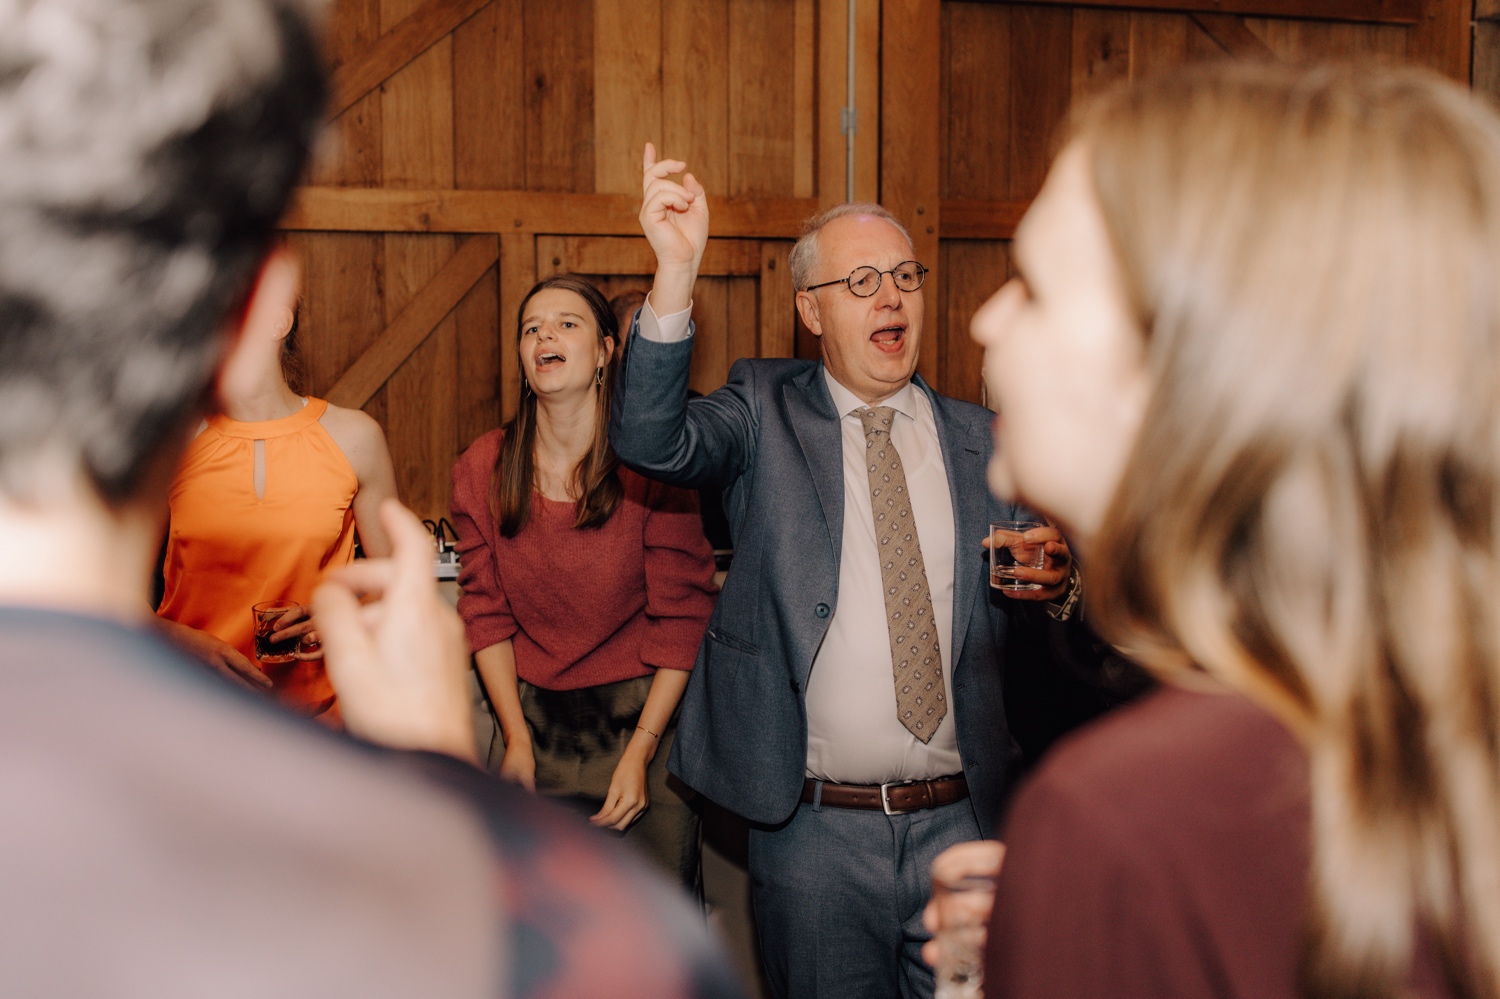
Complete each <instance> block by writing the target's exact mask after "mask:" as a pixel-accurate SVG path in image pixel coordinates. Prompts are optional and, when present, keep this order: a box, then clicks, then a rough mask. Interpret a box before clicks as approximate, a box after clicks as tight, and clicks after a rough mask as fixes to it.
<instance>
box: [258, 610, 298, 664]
mask: <svg viewBox="0 0 1500 999" xmlns="http://www.w3.org/2000/svg"><path fill="white" fill-rule="evenodd" d="M250 613H251V615H252V616H253V617H254V618H255V658H256V659H259V660H260V661H261V662H263V663H271V664H273V665H276V664H284V663H289V662H294V661H295V660H296V658H297V649H298V648H299V647H300V646H301V644H302V636H301V635H293V636H291V637H290V638H284V639H282V640H281V641H279V642H273V641H271V636H272V635H274V634H275V633H276V632H278V631H282V630H283V629H286V628H290V627H292V626H293V625H295V624H296V623H297V622H298V621H301V620H302V619H303V618H305V617H307V612H306V610H304V609H303V607H302V605H301V604H296V603H292V602H291V601H290V600H265V601H262V602H261V603H258V604H256V605H255V606H254V607H252V608H250Z"/></svg>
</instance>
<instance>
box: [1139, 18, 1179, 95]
mask: <svg viewBox="0 0 1500 999" xmlns="http://www.w3.org/2000/svg"><path fill="white" fill-rule="evenodd" d="M1187 29H1188V19H1187V15H1185V14H1162V13H1158V12H1155V11H1143V10H1141V11H1133V12H1132V13H1131V15H1130V78H1131V79H1132V80H1139V79H1143V78H1145V77H1148V76H1151V75H1153V74H1156V73H1163V72H1166V71H1167V70H1171V69H1176V68H1177V67H1178V66H1181V65H1182V64H1183V63H1185V62H1187Z"/></svg>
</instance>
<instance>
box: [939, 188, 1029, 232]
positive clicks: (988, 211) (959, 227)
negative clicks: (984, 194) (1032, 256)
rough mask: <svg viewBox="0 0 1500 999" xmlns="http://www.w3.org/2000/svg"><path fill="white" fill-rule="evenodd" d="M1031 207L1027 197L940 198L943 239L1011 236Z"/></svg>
mask: <svg viewBox="0 0 1500 999" xmlns="http://www.w3.org/2000/svg"><path fill="white" fill-rule="evenodd" d="M1030 207H1031V202H1030V201H1027V200H1015V201H1009V200H1007V201H980V200H976V199H970V198H944V199H943V215H942V218H943V230H942V233H943V238H944V239H1010V238H1011V237H1012V236H1014V235H1015V233H1016V226H1018V225H1020V224H1021V217H1022V216H1023V215H1025V214H1026V209H1028V208H1030Z"/></svg>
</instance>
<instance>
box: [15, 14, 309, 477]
mask: <svg viewBox="0 0 1500 999" xmlns="http://www.w3.org/2000/svg"><path fill="white" fill-rule="evenodd" d="M316 12H317V11H316V7H315V5H314V4H313V3H312V2H310V0H33V2H28V3H19V4H18V3H6V2H3V0H0V494H3V495H6V496H9V497H11V498H13V499H15V500H18V501H23V502H36V501H38V500H39V499H40V497H39V496H38V495H36V489H35V488H34V482H35V476H34V474H33V471H34V470H35V469H36V468H37V467H39V465H38V463H39V462H42V463H47V464H49V465H50V464H52V463H55V462H58V461H61V462H64V463H67V464H69V465H71V466H73V467H75V468H76V469H77V470H78V471H79V472H81V473H82V474H83V475H84V476H86V478H87V479H88V481H89V482H91V484H92V485H93V487H94V488H95V490H97V492H98V493H99V495H100V497H101V498H102V499H104V500H105V501H106V502H109V503H111V504H119V503H122V502H124V501H127V500H129V499H132V498H133V497H135V496H136V495H138V493H139V490H140V488H141V487H142V486H143V484H144V483H145V482H146V481H147V479H148V475H149V473H150V472H151V471H152V470H153V469H154V468H155V467H156V466H157V465H159V464H160V462H161V457H162V455H164V454H165V451H164V450H163V449H164V448H165V447H166V446H168V444H169V443H170V442H171V441H173V440H175V439H177V438H179V437H181V436H182V435H181V434H180V433H179V432H178V431H179V430H180V429H181V428H182V427H183V426H185V425H186V423H187V421H188V420H190V419H192V417H193V415H194V414H195V413H196V411H197V408H198V407H199V406H200V405H201V402H202V400H203V398H204V396H205V393H206V391H207V388H208V384H209V380H210V378H211V377H212V374H213V371H214V368H215V366H216V363H217V360H218V357H219V353H220V350H221V349H222V335H221V329H222V324H223V322H224V318H225V316H226V315H227V314H228V313H229V312H230V310H231V309H233V308H234V307H235V305H236V304H237V302H239V301H242V300H243V298H244V296H245V294H246V293H247V290H248V288H249V285H250V282H251V280H252V279H253V278H254V275H255V271H256V268H257V267H258V266H259V263H260V261H261V259H262V258H263V257H264V254H265V252H266V249H267V247H268V245H269V240H270V236H271V231H272V227H273V226H274V225H275V223H276V220H277V218H278V217H279V216H280V214H281V212H282V210H283V208H284V207H285V204H286V201H287V198H288V197H289V195H290V192H291V190H292V187H293V185H294V184H295V183H296V181H297V178H298V177H299V176H300V174H301V173H302V169H303V167H304V165H305V164H306V162H307V156H308V153H309V149H310V147H311V144H312V142H313V139H314V137H315V135H316V134H317V132H318V130H319V128H320V125H321V118H322V106H323V95H324V93H325V91H326V88H325V81H324V76H323V72H322V69H321V67H320V65H319V59H318V49H317V41H316V38H315V35H314V25H313V19H314V17H315V15H316Z"/></svg>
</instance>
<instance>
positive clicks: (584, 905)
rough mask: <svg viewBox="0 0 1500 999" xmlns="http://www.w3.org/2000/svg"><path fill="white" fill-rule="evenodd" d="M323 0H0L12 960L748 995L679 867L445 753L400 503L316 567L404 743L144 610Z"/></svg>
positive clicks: (152, 976)
mask: <svg viewBox="0 0 1500 999" xmlns="http://www.w3.org/2000/svg"><path fill="white" fill-rule="evenodd" d="M310 16H311V11H310V10H309V6H308V5H306V4H304V3H301V2H294V0H135V2H128V0H36V2H30V3H24V4H0V551H4V552H5V558H4V559H3V560H0V814H3V815H4V816H5V820H4V821H3V822H0V899H3V904H0V993H3V994H5V995H25V996H53V995H55V996H70V997H71V996H86V995H132V996H137V995H151V996H168V997H171V996H184V997H186V996H195V997H196V996H205V995H214V996H329V995H358V996H392V997H396V996H403V997H404V996H418V995H420V996H496V995H510V996H532V995H540V994H546V995H548V996H560V995H566V996H579V997H582V996H597V995H603V994H609V995H617V996H618V995H632V996H642V997H644V996H653V997H654V996H662V995H666V996H674V995H727V996H733V995H738V994H739V993H738V990H737V989H736V988H735V987H734V986H733V985H732V984H726V980H725V979H724V977H723V972H722V971H721V968H722V964H721V962H720V961H719V959H718V957H717V955H716V954H715V953H714V951H713V950H712V948H711V947H710V946H709V944H708V941H707V940H706V938H705V937H704V936H703V933H704V931H703V930H702V928H701V926H697V925H695V916H694V914H693V913H692V912H691V910H689V909H688V908H687V906H685V905H683V904H681V903H678V902H676V901H674V899H673V898H672V897H671V889H670V888H668V887H667V886H666V885H664V884H661V883H659V882H658V881H656V880H654V879H652V878H651V877H649V876H648V875H647V874H646V873H645V872H644V871H642V870H639V869H638V868H637V867H635V866H634V865H633V864H632V863H631V862H630V861H629V860H628V859H626V858H623V857H621V856H620V855H618V854H617V853H615V852H614V851H613V850H612V849H610V845H609V844H607V843H603V842H600V841H598V840H596V839H594V838H592V837H591V835H590V834H589V833H588V831H587V830H585V829H581V828H579V827H578V826H577V824H576V823H574V822H572V821H571V820H569V819H568V818H567V817H566V816H564V815H559V814H558V813H556V812H554V811H553V810H552V809H550V808H548V807H547V806H546V805H545V804H544V803H541V802H537V801H535V800H534V799H532V798H530V797H529V796H527V795H525V794H524V793H523V792H521V791H519V790H518V789H511V788H507V787H505V786H503V785H501V784H499V783H498V782H494V781H491V780H490V779H489V778H487V777H486V776H485V775H483V774H482V773H480V772H479V771H478V770H477V769H475V768H474V767H473V766H471V765H470V764H469V763H466V762H462V758H464V757H472V755H473V751H474V750H473V733H472V730H471V729H470V728H469V727H468V726H469V724H470V722H469V713H468V712H469V706H468V701H467V693H466V688H465V672H464V671H465V661H464V656H463V634H462V629H461V627H460V625H459V622H458V620H457V617H456V616H455V615H454V614H453V612H452V611H451V610H448V609H447V608H446V605H445V604H443V602H442V601H441V599H440V598H439V597H438V596H437V593H436V590H435V588H434V585H433V582H432V578H431V556H430V548H429V545H428V542H427V540H426V535H425V532H423V531H422V529H421V526H420V525H419V524H417V523H416V522H415V520H414V518H412V517H411V515H410V514H408V513H406V512H405V511H404V510H402V509H401V508H400V507H399V506H397V505H396V504H395V503H394V502H388V503H387V504H386V505H385V507H384V508H383V510H382V511H381V523H382V526H383V527H384V529H385V530H386V532H387V533H388V535H389V536H390V538H391V540H392V544H393V550H394V559H393V560H391V561H380V562H371V563H365V564H362V565H360V566H358V567H351V568H350V569H346V570H344V572H345V573H346V575H343V576H341V577H340V578H339V581H337V582H333V583H329V584H325V586H323V587H322V588H321V589H320V590H319V591H318V595H317V596H316V597H315V601H316V603H317V605H318V609H319V614H320V616H321V617H322V619H323V621H324V624H325V630H324V639H325V642H326V645H327V648H328V659H327V662H328V668H329V670H330V672H331V673H332V674H333V676H334V681H335V683H336V684H337V685H338V689H339V693H340V696H341V701H342V704H343V707H344V712H345V720H346V721H347V723H348V726H349V728H350V730H351V731H353V732H355V733H358V734H360V735H363V736H365V737H368V738H370V739H374V740H378V741H383V742H385V743H387V744H388V745H390V746H394V747H398V751H391V750H382V749H379V748H377V747H375V746H374V745H370V744H363V743H360V742H357V741H355V740H352V739H349V738H346V737H343V736H339V735H337V734H334V733H331V732H329V731H327V730H325V729H323V728H322V727H320V726H317V725H314V724H312V723H310V722H307V721H305V720H302V719H298V718H296V717H294V716H292V715H290V714H287V713H285V712H283V711H281V710H279V709H277V708H276V707H274V706H273V705H271V704H270V703H269V702H267V701H265V700H264V699H261V698H259V697H257V696H255V695H253V694H252V693H250V692H249V691H245V690H243V689H242V688H239V687H236V686H233V685H231V684H230V683H228V682H226V681H225V680H224V679H223V678H222V677H220V676H218V675H216V674H214V673H211V672H209V671H207V670H204V669H202V668H201V667H200V666H198V665H197V664H195V663H193V662H191V661H190V660H188V659H187V658H185V657H184V656H183V655H182V654H180V653H178V652H176V651H174V649H173V648H172V647H171V646H170V645H168V644H166V643H165V642H164V641H163V640H162V639H161V638H160V637H158V634H157V632H156V631H155V630H154V629H153V628H152V627H151V626H149V625H148V623H147V622H148V619H149V617H150V615H149V614H148V613H147V611H146V607H145V594H146V590H147V586H148V581H149V579H150V575H151V569H152V563H153V561H154V557H155V555H156V552H157V541H158V539H159V538H160V537H161V533H160V532H161V529H162V526H163V520H164V516H165V510H166V494H167V489H168V485H169V483H170V482H171V479H172V476H173V473H174V471H175V467H176V464H177V460H178V458H179V456H180V455H181V454H182V451H183V449H184V448H185V447H186V445H187V443H188V441H189V439H190V437H191V435H192V432H193V429H194V428H195V427H196V426H198V424H199V422H200V420H201V419H202V418H203V416H204V415H205V414H206V413H207V412H209V411H210V402H211V400H212V398H213V388H214V383H215V380H216V378H217V377H218V376H219V375H220V374H221V373H222V372H223V371H224V370H225V369H226V367H228V366H230V365H231V364H232V363H233V357H234V354H235V351H236V349H237V348H236V340H237V335H238V331H239V328H240V325H241V323H242V320H243V317H244V316H245V315H246V314H248V313H249V312H252V311H254V310H255V309H257V308H258V307H260V306H264V305H274V304H276V303H275V302H274V301H270V302H268V301H267V300H266V297H267V296H272V297H273V298H274V296H275V295H276V294H278V292H277V287H278V283H277V282H276V281H273V280H268V277H267V273H266V268H265V266H264V264H265V260H266V254H267V251H268V249H269V237H270V231H271V226H272V225H273V223H274V222H275V220H276V218H277V217H278V215H279V214H280V213H281V210H282V208H283V206H284V205H285V202H286V200H287V197H288V195H289V193H290V191H291V188H292V185H293V184H294V182H295V181H296V179H297V177H298V175H299V174H300V173H301V171H302V168H303V166H304V164H305V160H306V156H307V151H308V148H309V146H310V144H311V143H312V140H313V137H314V135H315V134H316V132H317V130H318V128H319V124H320V120H321V117H322V111H323V107H322V96H323V93H324V89H325V88H324V80H323V76H322V74H321V71H320V69H319V64H318V58H317V50H316V49H317V47H316V41H315V38H314V35H313V28H312V24H311V21H310ZM226 317H227V320H226ZM356 596H362V597H364V598H366V599H373V600H374V602H372V603H369V604H368V605H366V606H360V604H359V603H358V602H357V601H356ZM382 596H383V597H384V599H383V600H381V599H378V598H380V597H382ZM325 612H326V613H325Z"/></svg>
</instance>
